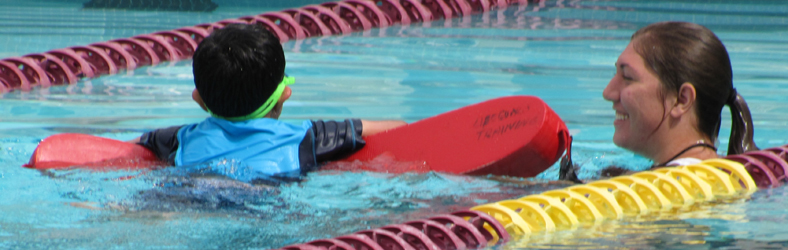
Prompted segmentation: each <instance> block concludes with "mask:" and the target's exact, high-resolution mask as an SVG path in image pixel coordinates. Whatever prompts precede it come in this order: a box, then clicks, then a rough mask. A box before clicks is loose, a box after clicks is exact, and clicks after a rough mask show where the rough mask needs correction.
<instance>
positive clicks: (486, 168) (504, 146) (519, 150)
mask: <svg viewBox="0 0 788 250" xmlns="http://www.w3.org/2000/svg"><path fill="white" fill-rule="evenodd" d="M568 136H569V132H568V130H567V128H566V125H565V124H564V123H563V121H561V119H560V118H559V117H558V115H557V114H555V112H553V110H552V109H550V107H548V106H547V105H546V104H545V103H544V102H543V101H542V100H541V99H539V98H538V97H533V96H511V97H502V98H497V99H493V100H490V101H486V102H482V103H479V104H475V105H471V106H467V107H464V108H461V109H457V110H454V111H450V112H447V113H444V114H441V115H438V116H435V117H431V118H427V119H424V120H421V121H418V122H415V123H411V124H409V125H407V126H403V127H399V128H396V129H393V130H389V131H386V132H383V133H379V134H375V135H372V136H367V137H365V138H364V139H365V140H366V142H367V145H366V146H365V147H364V148H363V149H361V150H360V151H358V152H356V153H355V154H353V155H351V156H350V157H349V158H347V159H346V160H350V161H353V160H360V161H362V162H364V161H371V160H373V159H374V158H376V157H378V156H380V155H384V154H390V155H393V156H394V157H395V158H396V160H397V161H404V162H423V163H425V164H426V165H427V166H428V167H429V169H430V170H432V171H437V172H446V173H453V174H470V175H484V174H493V175H508V176H519V177H533V176H536V175H537V174H539V173H541V172H542V171H544V170H545V169H547V168H548V167H550V166H551V165H553V163H555V162H556V161H557V160H558V158H559V157H560V156H561V155H562V154H563V152H564V149H565V147H566V145H565V144H566V142H567V139H568ZM448 143H450V144H448ZM381 171H385V169H381Z"/></svg>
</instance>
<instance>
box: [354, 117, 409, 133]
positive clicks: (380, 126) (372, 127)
mask: <svg viewBox="0 0 788 250" xmlns="http://www.w3.org/2000/svg"><path fill="white" fill-rule="evenodd" d="M407 124H408V123H406V122H404V121H397V120H385V121H368V120H361V126H362V128H363V130H362V132H361V136H368V135H374V134H377V133H380V132H384V131H386V130H389V129H393V128H396V127H399V126H403V125H407Z"/></svg>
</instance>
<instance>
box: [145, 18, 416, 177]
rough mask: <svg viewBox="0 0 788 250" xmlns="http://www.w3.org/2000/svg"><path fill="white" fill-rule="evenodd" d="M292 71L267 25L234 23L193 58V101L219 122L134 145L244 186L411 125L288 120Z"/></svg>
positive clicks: (158, 134) (167, 131)
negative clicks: (284, 115)
mask: <svg viewBox="0 0 788 250" xmlns="http://www.w3.org/2000/svg"><path fill="white" fill-rule="evenodd" d="M284 70H285V56H284V51H283V50H282V45H281V44H280V43H279V39H278V38H277V37H276V36H274V35H273V34H272V33H270V32H269V31H267V30H266V29H265V28H263V27H261V26H258V25H247V24H230V25H227V26H226V27H225V28H223V29H219V30H216V31H214V32H213V33H212V34H211V35H210V36H208V37H206V38H205V40H203V41H202V42H200V44H199V46H198V47H197V50H196V51H195V52H194V57H193V73H194V85H195V87H196V88H195V90H194V91H193V92H192V99H194V101H195V102H197V104H199V105H200V107H201V108H202V109H203V110H205V111H207V112H208V113H209V114H211V117H209V118H206V119H205V120H204V121H202V122H200V123H196V124H189V125H184V126H176V127H169V128H164V129H158V130H154V131H151V132H148V133H145V134H143V135H142V136H141V137H139V138H137V139H135V140H133V141H132V142H135V143H138V144H140V145H143V146H145V147H147V148H148V149H150V150H151V151H153V152H154V153H155V154H156V155H157V156H158V157H159V159H161V160H164V161H167V162H168V163H170V164H173V165H175V166H194V165H205V164H204V163H209V164H210V165H209V167H210V168H211V170H210V171H211V172H218V173H220V174H223V175H227V176H229V177H231V178H234V179H237V180H240V181H245V182H254V181H256V180H260V181H264V180H272V179H271V178H273V180H274V181H275V180H276V179H282V178H286V179H290V178H293V177H296V178H297V177H299V176H301V175H303V174H305V173H306V172H308V171H311V170H315V169H317V167H318V164H319V163H321V162H325V161H329V160H336V159H339V158H341V157H343V156H347V155H349V154H350V153H352V152H355V151H356V150H358V149H360V148H361V147H363V146H364V143H365V142H364V140H363V139H362V136H367V135H371V134H374V133H377V132H382V131H385V130H388V129H391V128H395V127H398V126H401V125H405V122H402V121H366V120H359V119H348V120H344V121H304V122H303V123H301V124H300V125H292V124H288V123H284V122H281V121H279V120H277V118H279V115H280V114H281V112H282V104H283V103H284V102H285V101H286V100H287V99H288V98H290V95H291V93H292V91H291V89H290V87H288V86H287V85H290V84H292V83H294V82H295V79H293V78H292V77H288V76H286V75H285V74H284ZM227 162H230V164H229V166H228V164H226V163H227ZM217 163H222V164H217Z"/></svg>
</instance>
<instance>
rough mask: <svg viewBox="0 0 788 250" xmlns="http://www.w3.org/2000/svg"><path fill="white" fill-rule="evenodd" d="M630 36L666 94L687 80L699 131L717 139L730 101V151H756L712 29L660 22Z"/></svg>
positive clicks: (747, 119) (727, 60)
mask: <svg viewBox="0 0 788 250" xmlns="http://www.w3.org/2000/svg"><path fill="white" fill-rule="evenodd" d="M631 40H632V42H633V46H634V49H635V51H636V52H637V53H638V54H639V55H640V56H641V57H643V60H644V61H645V63H646V66H647V68H648V69H649V70H651V71H652V72H653V73H654V74H655V75H657V77H659V79H660V81H661V82H662V87H663V91H664V93H678V91H679V89H680V88H681V85H682V84H684V83H687V82H688V83H690V84H692V85H693V86H694V87H695V92H696V102H695V106H694V108H695V111H696V112H695V113H696V114H697V116H698V127H699V128H698V129H699V132H701V133H703V134H705V135H706V136H708V137H709V138H710V139H711V140H712V141H716V139H717V134H719V130H720V123H721V120H722V118H721V116H720V114H721V113H722V107H723V106H724V105H728V106H729V107H730V110H731V116H732V127H731V135H730V142H729V145H728V154H739V153H743V152H746V151H751V150H758V148H757V147H756V146H755V143H754V142H753V140H752V137H753V126H752V118H751V117H750V111H749V108H748V107H747V103H746V102H745V101H744V98H743V97H741V96H740V95H738V93H737V92H736V89H735V88H733V70H732V69H731V62H730V58H729V57H728V52H727V50H726V49H725V45H723V44H722V42H721V41H720V39H719V38H717V36H716V35H714V33H713V32H712V31H711V30H709V29H708V28H706V27H703V26H701V25H698V24H693V23H686V22H660V23H654V24H651V25H648V26H646V27H643V28H641V29H640V30H638V31H637V32H635V34H633V35H632V38H631ZM663 121H664V120H663Z"/></svg>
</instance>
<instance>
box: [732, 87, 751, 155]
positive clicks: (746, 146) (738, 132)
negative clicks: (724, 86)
mask: <svg viewBox="0 0 788 250" xmlns="http://www.w3.org/2000/svg"><path fill="white" fill-rule="evenodd" d="M725 104H726V105H728V107H729V108H730V109H731V137H730V140H729V141H728V155H734V154H741V153H744V152H748V151H754V150H758V147H757V146H756V145H755V142H754V141H753V139H752V137H753V129H754V128H753V124H752V116H751V115H750V108H749V107H747V102H745V101H744V97H742V96H741V95H739V93H737V92H736V89H735V88H733V89H732V90H731V94H730V96H729V97H728V100H726V102H725Z"/></svg>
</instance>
